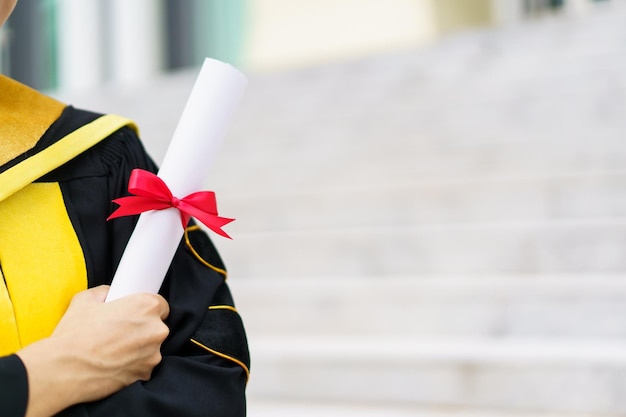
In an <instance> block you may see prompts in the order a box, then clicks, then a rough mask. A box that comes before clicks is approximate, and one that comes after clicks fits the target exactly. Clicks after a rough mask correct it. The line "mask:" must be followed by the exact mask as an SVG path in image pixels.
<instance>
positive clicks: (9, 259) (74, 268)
mask: <svg viewBox="0 0 626 417" xmlns="http://www.w3.org/2000/svg"><path fill="white" fill-rule="evenodd" d="M33 202H36V204H33ZM0 264H1V265H2V272H3V274H4V282H3V283H2V284H4V285H1V286H0V299H1V301H0V310H1V311H2V314H3V320H11V316H13V320H14V323H15V324H14V325H15V326H16V328H17V336H18V340H14V338H15V331H11V329H10V328H8V326H6V327H5V326H3V327H4V328H3V329H2V330H3V334H2V335H1V338H2V343H1V344H0V354H4V355H6V354H9V353H12V352H13V351H15V350H16V348H20V347H24V346H26V345H28V344H30V343H32V342H35V341H37V340H39V339H42V338H44V337H47V336H49V335H50V334H52V331H53V330H54V328H55V327H56V324H57V323H58V321H59V320H60V319H61V317H62V316H63V314H64V313H65V310H66V309H67V306H68V304H69V302H70V300H71V299H72V297H73V296H74V294H76V293H77V292H79V291H81V290H84V289H86V288H87V267H86V265H85V259H84V255H83V251H82V248H81V245H80V242H79V241H78V237H77V236H76V232H75V231H74V227H73V226H72V223H71V221H70V219H69V217H68V215H67V210H66V208H65V203H64V201H63V195H62V193H61V188H60V186H59V184H58V183H35V184H30V185H28V186H27V187H24V188H22V189H21V190H20V191H18V192H17V193H15V194H13V195H12V196H10V197H9V198H7V199H5V200H4V201H3V202H2V204H0ZM4 294H7V295H8V298H9V299H8V300H7V299H6V298H4V297H2V295H4ZM7 301H8V303H7ZM11 307H12V309H13V314H10V313H11V312H10V311H8V312H7V311H5V310H9V309H10V308H11ZM7 313H9V316H6V314H7ZM4 331H8V334H7V333H4Z"/></svg>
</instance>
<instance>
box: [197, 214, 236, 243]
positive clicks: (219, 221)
mask: <svg viewBox="0 0 626 417" xmlns="http://www.w3.org/2000/svg"><path fill="white" fill-rule="evenodd" d="M198 220H200V221H201V222H202V224H204V225H205V226H206V227H208V228H209V229H211V230H213V231H214V232H215V233H217V234H218V235H220V236H224V237H226V238H228V239H232V237H230V236H228V233H226V232H225V231H223V230H222V227H223V226H226V225H227V224H228V223H230V222H232V221H234V220H235V219H228V218H226V217H219V216H211V218H210V219H204V220H203V219H200V218H198Z"/></svg>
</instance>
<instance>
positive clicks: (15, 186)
mask: <svg viewBox="0 0 626 417" xmlns="http://www.w3.org/2000/svg"><path fill="white" fill-rule="evenodd" d="M124 126H129V127H131V128H133V129H134V130H137V127H136V126H135V124H134V123H133V122H132V121H131V120H130V119H126V118H125V117H121V116H117V115H114V114H108V115H104V116H101V117H99V118H98V119H96V120H94V121H93V122H91V123H88V124H86V125H84V126H82V127H80V128H79V129H76V130H75V131H74V132H72V133H70V134H69V135H67V136H65V137H64V138H63V139H61V140H59V141H58V142H56V143H54V144H52V145H50V146H49V147H47V148H46V149H44V150H42V151H41V152H39V153H37V154H35V155H33V156H31V157H29V158H28V159H26V160H24V161H22V162H20V163H19V164H17V165H15V166H14V167H12V168H9V169H7V170H6V171H4V172H3V173H2V174H0V201H2V200H4V199H5V198H7V197H8V196H10V195H11V194H13V193H14V192H16V191H18V190H20V189H21V188H23V187H25V186H26V185H28V184H30V183H31V182H33V181H35V180H36V179H38V178H39V177H41V176H43V175H45V174H47V173H48V172H50V171H52V170H53V169H55V168H58V167H59V166H61V165H63V164H64V163H65V162H67V161H69V160H70V159H72V158H74V157H76V156H78V155H80V154H81V153H83V152H84V151H86V150H87V149H89V148H91V147H92V146H94V145H95V144H97V143H98V142H100V141H101V140H103V139H104V138H106V137H107V136H110V135H111V134H113V133H114V132H115V131H117V130H119V129H120V128H122V127H124Z"/></svg>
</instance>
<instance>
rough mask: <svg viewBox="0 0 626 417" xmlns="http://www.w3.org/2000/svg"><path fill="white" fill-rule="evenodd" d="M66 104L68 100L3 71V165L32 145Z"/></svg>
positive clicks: (0, 94)
mask: <svg viewBox="0 0 626 417" xmlns="http://www.w3.org/2000/svg"><path fill="white" fill-rule="evenodd" d="M64 108H65V104H63V103H61V102H59V101H57V100H55V99H53V98H51V97H47V96H45V95H43V94H41V93H39V92H37V91H35V90H33V89H32V88H30V87H27V86H25V85H23V84H20V83H18V82H17V81H14V80H12V79H10V78H7V77H5V76H3V75H0V140H1V141H2V142H1V143H2V146H0V165H4V164H5V163H6V162H8V161H10V160H12V159H13V158H15V157H16V156H18V155H21V154H23V153H24V152H26V151H27V150H29V149H32V148H33V146H35V144H36V143H37V141H38V140H39V139H40V138H41V136H42V135H43V134H44V132H45V131H46V130H47V129H48V128H49V127H50V125H52V123H54V121H55V120H56V119H58V118H59V116H60V115H61V113H62V112H63V109H64ZM26 120H27V121H28V123H25V122H24V121H26Z"/></svg>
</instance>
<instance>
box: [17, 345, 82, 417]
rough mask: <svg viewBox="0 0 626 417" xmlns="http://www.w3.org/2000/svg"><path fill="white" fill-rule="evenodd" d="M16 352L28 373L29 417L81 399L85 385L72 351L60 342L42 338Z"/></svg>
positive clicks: (43, 415) (42, 416) (38, 416)
mask: <svg viewBox="0 0 626 417" xmlns="http://www.w3.org/2000/svg"><path fill="white" fill-rule="evenodd" d="M17 355H18V356H19V357H20V359H21V360H22V362H23V363H24V366H25V368H26V372H27V375H28V406H27V408H26V417H47V416H51V415H54V414H56V413H58V412H59V411H61V410H63V409H65V408H67V407H69V406H71V405H73V404H75V403H77V402H79V401H80V398H81V396H82V390H83V387H82V386H81V384H80V383H78V382H79V381H78V380H77V375H76V374H75V373H74V372H72V368H73V367H74V365H73V363H72V362H73V359H72V353H71V352H65V351H64V349H63V348H62V347H61V346H59V343H58V342H57V343H56V344H55V341H53V340H50V339H43V340H41V341H39V342H37V343H34V344H32V345H30V346H27V347H26V348H24V349H22V350H21V351H19V352H18V354H17Z"/></svg>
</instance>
